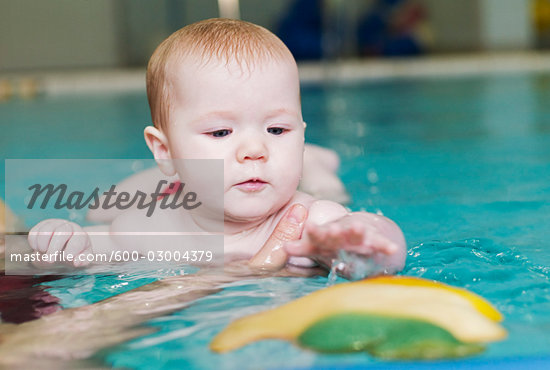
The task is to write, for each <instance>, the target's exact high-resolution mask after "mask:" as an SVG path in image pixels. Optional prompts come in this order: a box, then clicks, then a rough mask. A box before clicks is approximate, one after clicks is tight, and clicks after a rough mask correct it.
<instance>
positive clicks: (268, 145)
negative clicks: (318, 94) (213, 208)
mask: <svg viewBox="0 0 550 370" xmlns="http://www.w3.org/2000/svg"><path fill="white" fill-rule="evenodd" d="M172 73H174V76H173V78H172V81H175V83H174V85H173V88H174V91H175V94H174V95H175V99H174V101H172V109H171V114H170V123H169V127H168V128H167V136H168V142H169V148H170V152H171V156H172V158H184V159H187V158H197V159H223V160H224V214H225V220H226V221H236V222H242V221H255V220H258V221H259V220H261V219H263V218H265V217H266V216H268V215H270V214H273V213H274V212H276V211H278V210H279V209H280V208H281V207H283V206H284V205H285V204H286V203H287V202H288V201H289V200H290V198H291V197H292V196H293V195H294V193H295V191H296V188H297V186H298V182H299V180H300V176H301V173H302V155H303V148H304V124H303V120H302V112H301V107H300V92H299V79H298V71H297V68H296V64H295V63H294V62H293V61H291V60H289V61H285V62H281V61H279V62H275V61H272V62H263V63H257V64H256V65H255V66H253V67H251V69H250V70H248V69H247V67H246V66H243V68H242V69H241V67H240V66H239V65H237V64H236V63H229V64H225V63H224V62H217V61H213V62H210V63H208V64H206V65H200V66H199V65H197V64H195V63H192V62H191V61H189V60H188V61H185V62H182V63H181V64H180V65H179V66H177V67H176V68H173V70H172Z"/></svg>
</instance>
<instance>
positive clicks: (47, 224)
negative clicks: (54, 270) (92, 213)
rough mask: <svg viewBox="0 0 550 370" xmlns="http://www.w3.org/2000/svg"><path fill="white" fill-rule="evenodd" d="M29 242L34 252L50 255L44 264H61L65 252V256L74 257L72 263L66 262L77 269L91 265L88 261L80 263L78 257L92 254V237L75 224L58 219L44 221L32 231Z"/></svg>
mask: <svg viewBox="0 0 550 370" xmlns="http://www.w3.org/2000/svg"><path fill="white" fill-rule="evenodd" d="M28 241H29V244H30V246H31V248H32V249H33V250H35V251H38V252H40V253H43V254H48V255H50V257H49V258H47V259H45V260H42V261H43V262H46V263H55V262H56V261H57V262H60V255H61V253H62V251H64V252H65V256H68V255H69V254H70V255H72V262H68V261H65V262H67V263H70V264H72V265H74V266H75V267H80V266H85V265H88V264H89V262H88V261H85V260H84V261H80V260H79V259H78V256H79V255H81V254H87V253H88V252H91V247H92V244H91V241H90V237H89V236H88V234H87V233H86V232H85V231H84V229H82V227H81V226H80V225H77V224H75V223H74V222H69V221H67V220H61V219H56V218H52V219H48V220H44V221H42V222H40V223H38V224H37V225H36V226H34V227H33V228H32V229H31V231H30V232H29V236H28ZM56 253H57V256H56V257H55V258H54V257H53V256H55V255H56Z"/></svg>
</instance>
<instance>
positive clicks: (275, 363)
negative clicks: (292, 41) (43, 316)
mask: <svg viewBox="0 0 550 370" xmlns="http://www.w3.org/2000/svg"><path fill="white" fill-rule="evenodd" d="M548 101H550V75H546V74H517V75H511V76H487V77H475V78H460V79H459V78H454V79H437V80H436V79H414V80H399V81H386V82H376V83H372V82H371V83H365V84H354V85H331V86H305V87H304V88H303V91H302V102H303V113H304V119H305V120H306V121H307V122H308V128H307V132H306V137H307V140H308V141H310V142H313V143H317V144H320V145H324V146H327V147H330V148H333V149H335V150H336V151H338V152H339V154H340V155H341V157H342V168H341V171H340V175H341V176H342V178H343V180H344V182H345V183H346V185H347V188H348V190H349V192H350V194H351V196H352V203H351V204H350V208H352V209H353V210H367V211H371V212H381V213H383V214H384V215H386V216H388V217H390V218H392V219H393V220H395V221H396V222H397V223H398V224H399V225H400V226H401V228H402V229H403V231H404V233H405V236H406V238H407V242H408V247H409V251H408V252H409V254H408V260H407V267H406V268H405V270H404V271H403V274H405V275H411V276H422V277H426V278H430V279H435V280H438V281H442V282H445V283H448V284H452V285H455V286H459V287H465V288H468V289H471V290H472V291H474V292H476V293H478V294H481V295H483V296H484V297H486V298H487V299H489V300H490V301H491V302H492V303H493V304H494V305H495V306H496V307H497V308H498V309H499V310H500V311H502V313H503V314H504V315H505V321H504V326H505V327H506V328H507V329H508V330H509V333H510V336H509V338H508V339H507V340H505V341H502V342H499V343H494V344H491V345H489V347H488V350H487V351H486V352H485V353H484V354H482V355H481V356H478V357H477V360H478V361H483V360H485V359H501V358H509V357H512V358H524V357H529V356H531V357H533V358H538V357H537V356H550V335H548V333H549V332H550V267H549V266H550V235H549V232H548V230H549V225H550V201H549V200H550V181H549V179H550V105H549V104H548ZM0 117H2V129H3V134H2V136H1V137H0V144H1V146H0V147H1V148H2V150H3V151H4V153H3V157H4V158H149V154H148V153H147V149H146V147H145V145H144V144H143V143H142V141H143V139H142V129H143V127H144V126H145V125H146V124H147V122H148V121H149V116H148V110H147V107H146V100H145V97H144V96H143V95H116V96H109V95H105V96H95V97H85V98H84V97H58V98H48V99H46V98H43V99H37V100H34V101H12V102H10V103H8V104H0ZM4 133H7V134H4ZM3 172H4V171H1V173H2V175H3ZM0 186H3V182H2V185H0ZM2 191H3V189H2ZM153 280H154V279H153V278H151V277H150V276H147V275H146V274H145V275H143V276H141V275H136V276H128V275H121V276H81V277H67V278H64V279H61V280H58V281H55V282H49V283H47V284H48V286H51V288H50V289H49V292H50V293H51V294H53V295H55V296H58V297H60V298H61V303H62V304H63V306H64V307H75V306H80V305H86V304H89V303H93V302H96V301H98V300H101V299H104V298H107V297H109V296H113V295H115V294H119V293H122V292H124V291H127V290H130V289H132V288H134V287H137V286H140V285H143V284H147V283H149V282H151V281H153ZM326 282H327V279H326V278H323V277H318V278H269V279H260V280H251V281H246V282H241V283H234V284H230V285H229V286H228V287H227V288H226V289H224V290H223V291H221V292H219V293H217V294H214V295H210V296H207V297H204V298H201V299H199V300H198V301H196V302H195V304H193V305H191V306H189V307H188V308H186V309H184V310H180V311H178V312H176V313H174V314H171V315H165V316H160V317H158V318H155V319H153V320H151V321H149V322H147V323H145V324H144V325H146V326H148V327H153V328H155V329H156V330H157V331H156V332H155V333H154V334H151V335H147V336H144V337H140V338H137V339H134V340H132V341H129V342H126V343H123V344H121V345H119V346H117V347H116V348H110V349H107V350H106V351H104V352H102V353H101V354H100V355H98V357H99V358H100V360H101V361H103V362H104V363H106V364H108V365H110V366H120V367H128V368H136V369H145V368H151V367H158V368H160V367H162V366H165V367H166V368H169V367H174V368H183V367H185V368H242V367H243V366H244V367H247V366H249V367H253V368H257V367H260V366H261V367H282V366H292V367H308V366H313V365H319V366H339V365H361V364H373V365H375V364H378V365H380V362H379V361H377V360H374V359H372V358H369V357H368V356H367V355H364V354H352V355H319V354H314V353H312V352H308V351H303V350H301V349H299V348H297V347H294V346H293V345H291V344H289V343H286V342H281V341H264V342H259V343H255V344H251V345H249V346H247V347H244V348H242V349H240V350H238V351H235V352H233V353H229V354H224V355H217V354H212V353H211V352H209V350H208V343H209V342H210V340H211V339H212V337H213V336H214V335H215V334H216V333H217V332H219V331H220V330H221V329H222V328H223V327H224V326H225V325H227V323H228V322H229V321H231V320H232V319H234V318H237V317H241V316H243V315H246V314H249V313H253V312H257V311H261V310H264V309H266V308H270V307H273V306H277V305H280V304H282V303H284V302H288V301H289V300H291V299H294V298H297V297H300V296H302V295H304V294H307V293H309V292H311V291H314V290H317V289H320V288H322V287H324V286H325V285H326ZM283 353H284V356H281V354H283ZM459 363H462V362H459ZM463 363H465V364H468V362H466V361H463Z"/></svg>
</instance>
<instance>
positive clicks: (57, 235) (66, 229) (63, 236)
mask: <svg viewBox="0 0 550 370" xmlns="http://www.w3.org/2000/svg"><path fill="white" fill-rule="evenodd" d="M72 235H73V228H72V227H71V224H69V223H68V222H66V223H64V224H61V225H59V226H58V227H57V228H56V229H55V230H54V231H53V235H52V238H51V240H50V246H49V248H48V253H50V254H53V253H55V252H61V250H63V247H64V246H65V245H66V244H67V242H68V241H69V239H70V238H71V236H72Z"/></svg>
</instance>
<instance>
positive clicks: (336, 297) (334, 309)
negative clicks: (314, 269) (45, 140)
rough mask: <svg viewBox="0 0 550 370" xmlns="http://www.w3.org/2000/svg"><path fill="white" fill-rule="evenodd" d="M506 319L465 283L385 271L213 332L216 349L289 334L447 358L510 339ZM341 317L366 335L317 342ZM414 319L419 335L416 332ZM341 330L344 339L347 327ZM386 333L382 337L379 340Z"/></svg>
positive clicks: (397, 354) (312, 342)
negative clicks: (457, 284)
mask: <svg viewBox="0 0 550 370" xmlns="http://www.w3.org/2000/svg"><path fill="white" fill-rule="evenodd" d="M344 317H345V319H344ZM351 319H355V320H356V323H355V324H354V323H353V320H351ZM501 319H502V315H501V314H500V313H499V312H498V311H497V310H496V309H495V308H494V307H493V306H491V305H490V304H489V303H488V302H487V301H486V300H484V299H483V298H481V297H479V296H477V295H475V294H474V293H471V292H469V291H467V290H465V289H460V288H455V287H451V286H448V285H445V284H442V283H439V282H435V281H430V280H426V279H419V278H411V277H399V276H391V277H378V278H371V279H366V280H361V281H356V282H351V283H343V284H337V285H335V286H332V287H329V288H325V289H321V290H318V291H316V292H313V293H311V294H309V295H307V296H305V297H302V298H299V299H296V300H294V301H292V302H289V303H287V304H285V305H283V306H280V307H277V308H275V309H272V310H268V311H265V312H260V313H258V314H255V315H251V316H247V317H244V318H242V319H239V320H236V321H235V322H233V323H231V324H230V325H229V326H228V327H227V328H226V329H225V330H223V331H222V332H221V333H219V334H218V335H217V336H216V337H215V338H214V340H213V341H212V343H211V344H210V348H211V349H212V350H213V351H216V352H226V351H231V350H234V349H236V348H239V347H241V346H244V345H246V344H248V343H251V342H253V341H257V340H261V339H284V340H289V341H293V342H296V343H298V344H301V345H303V346H306V347H310V348H314V349H316V350H320V351H325V352H326V351H328V352H340V351H344V352H346V351H349V350H350V348H353V347H354V346H355V347H361V348H364V349H365V350H367V351H368V352H370V353H372V354H373V355H374V356H379V357H385V358H448V357H457V356H465V355H469V354H473V353H476V352H479V351H481V349H482V345H483V344H484V343H488V342H493V341H496V340H501V339H503V338H505V337H506V335H507V333H506V331H505V330H504V329H503V328H502V326H500V325H499V324H498V321H500V320H501ZM334 320H337V322H338V323H340V324H342V325H344V324H345V325H346V327H347V328H348V329H349V330H351V331H352V332H353V335H355V336H360V332H361V330H365V331H366V333H365V334H363V336H364V338H366V339H365V342H364V343H362V344H357V343H359V342H356V344H355V345H349V343H347V344H343V343H344V342H346V341H348V340H349V338H348V337H346V338H348V339H346V340H343V339H342V340H341V341H340V342H339V344H338V345H334V346H331V345H328V347H330V348H328V347H327V346H323V345H320V344H318V343H321V342H323V341H327V343H329V342H330V343H332V339H331V337H332V336H337V335H336V334H333V333H332V332H331V331H329V330H328V329H327V328H328V327H332V328H333V329H334V328H336V327H337V326H335V325H334ZM350 320H351V321H350ZM392 321H393V323H390V322H392ZM321 323H323V324H322V326H321V328H322V333H320V332H319V327H318V325H321ZM327 323H329V324H330V325H329V324H327ZM405 323H407V324H406V325H405ZM413 323H414V324H413ZM327 325H328V326H327ZM354 325H356V326H357V327H358V328H362V329H361V330H356V329H355V326H354ZM411 326H412V327H415V328H417V329H418V332H417V333H418V335H416V334H415V335H412V334H411V330H410V327H411ZM420 327H422V328H423V329H422V330H420ZM428 328H429V329H428ZM434 328H438V329H439V330H436V329H434ZM352 329H353V330H352ZM312 330H313V332H314V333H317V334H315V335H316V336H318V338H317V339H313V338H314V337H315V336H314V335H313V334H311V332H312ZM334 330H335V329H334ZM337 332H338V333H339V334H338V335H339V336H340V338H343V336H342V333H343V332H345V330H344V329H341V330H340V329H339V330H338V331H337ZM381 332H383V333H384V335H383V336H381V337H380V336H379V338H383V339H381V340H375V339H373V338H374V337H376V335H379V334H376V333H381ZM436 332H437V333H439V334H438V335H435V334H434V333H436ZM373 333H375V334H376V335H374V334H373ZM426 333H431V334H430V336H428V335H427V334H426ZM442 333H447V334H446V335H444V334H442ZM373 335H374V337H373ZM304 338H307V339H304ZM427 338H429V339H427ZM445 338H446V339H445ZM449 338H452V339H453V340H450V339H449ZM373 341H377V343H376V346H374V345H373V344H372V343H373ZM399 343H401V344H399Z"/></svg>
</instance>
